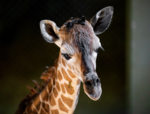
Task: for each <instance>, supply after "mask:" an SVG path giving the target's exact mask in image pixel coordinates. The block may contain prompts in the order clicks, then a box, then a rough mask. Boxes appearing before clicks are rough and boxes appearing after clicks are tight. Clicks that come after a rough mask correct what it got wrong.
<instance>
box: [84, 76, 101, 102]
mask: <svg viewBox="0 0 150 114" xmlns="http://www.w3.org/2000/svg"><path fill="white" fill-rule="evenodd" d="M83 88H84V91H85V93H86V94H87V95H88V96H89V97H90V98H91V99H92V100H98V99H99V98H100V96H101V93H102V88H101V82H100V79H99V77H98V76H97V75H96V74H94V75H88V76H86V78H85V81H84V82H83Z"/></svg>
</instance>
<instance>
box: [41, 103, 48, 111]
mask: <svg viewBox="0 0 150 114" xmlns="http://www.w3.org/2000/svg"><path fill="white" fill-rule="evenodd" d="M42 107H43V109H44V110H45V112H47V113H49V105H48V104H45V103H42Z"/></svg>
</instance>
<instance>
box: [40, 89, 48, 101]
mask: <svg viewBox="0 0 150 114" xmlns="http://www.w3.org/2000/svg"><path fill="white" fill-rule="evenodd" d="M46 89H47V88H45V89H44V90H43V91H42V92H41V98H42V100H43V101H48V92H47V90H46Z"/></svg>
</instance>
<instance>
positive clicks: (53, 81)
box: [53, 78, 55, 86]
mask: <svg viewBox="0 0 150 114" xmlns="http://www.w3.org/2000/svg"><path fill="white" fill-rule="evenodd" d="M54 85H55V78H53V86H54Z"/></svg>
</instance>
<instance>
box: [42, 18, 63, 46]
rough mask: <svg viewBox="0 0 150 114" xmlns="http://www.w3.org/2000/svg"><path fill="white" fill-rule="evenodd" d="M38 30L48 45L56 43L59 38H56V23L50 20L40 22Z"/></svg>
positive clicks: (57, 29)
mask: <svg viewBox="0 0 150 114" xmlns="http://www.w3.org/2000/svg"><path fill="white" fill-rule="evenodd" d="M40 29H41V34H42V35H43V37H44V39H45V40H46V41H47V42H49V43H56V44H57V45H58V42H59V40H60V38H59V37H58V31H59V28H58V27H57V25H56V23H55V22H53V21H50V20H42V21H40Z"/></svg>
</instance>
